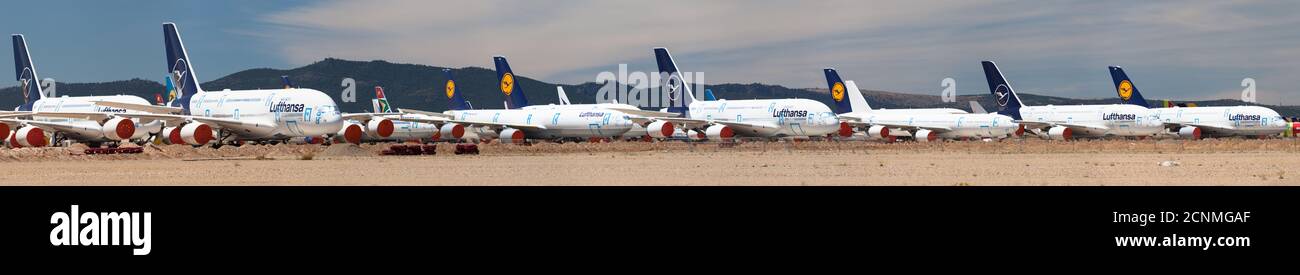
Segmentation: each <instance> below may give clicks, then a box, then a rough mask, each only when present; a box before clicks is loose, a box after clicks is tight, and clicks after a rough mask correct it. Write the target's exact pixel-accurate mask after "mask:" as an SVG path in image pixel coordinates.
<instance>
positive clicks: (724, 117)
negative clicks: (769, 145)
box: [688, 98, 839, 137]
mask: <svg viewBox="0 0 1300 275" xmlns="http://www.w3.org/2000/svg"><path fill="white" fill-rule="evenodd" d="M688 118H691V119H699V120H717V121H732V122H744V123H752V124H766V125H770V126H773V127H772V128H758V127H755V128H754V129H748V130H745V129H734V131H735V134H736V135H740V136H749V137H809V136H824V135H827V134H831V133H835V131H837V130H839V119H838V118H836V117H835V113H834V112H831V108H830V107H826V104H822V103H821V102H817V101H814V100H809V99H798V98H796V99H753V100H726V99H719V100H715V101H698V100H697V101H694V102H691V104H690V109H689V112H688Z"/></svg>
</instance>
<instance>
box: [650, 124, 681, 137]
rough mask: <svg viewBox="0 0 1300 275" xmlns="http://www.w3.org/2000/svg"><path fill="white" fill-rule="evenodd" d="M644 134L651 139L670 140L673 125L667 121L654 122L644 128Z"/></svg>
mask: <svg viewBox="0 0 1300 275" xmlns="http://www.w3.org/2000/svg"><path fill="white" fill-rule="evenodd" d="M645 131H646V134H649V135H650V137H652V138H670V137H672V136H673V131H674V129H673V124H672V123H671V122H667V121H655V122H652V123H650V124H649V125H646V126H645Z"/></svg>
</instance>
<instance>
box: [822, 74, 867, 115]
mask: <svg viewBox="0 0 1300 275" xmlns="http://www.w3.org/2000/svg"><path fill="white" fill-rule="evenodd" d="M822 72H823V73H824V74H825V75H826V85H827V86H826V87H828V88H830V89H831V100H834V101H835V113H836V114H843V113H850V112H853V111H859V110H854V109H853V104H852V102H850V100H849V97H848V95H849V94H848V92H849V89H848V87H847V86H845V83H844V79H842V78H840V73H839V72H836V71H835V68H825V69H822Z"/></svg>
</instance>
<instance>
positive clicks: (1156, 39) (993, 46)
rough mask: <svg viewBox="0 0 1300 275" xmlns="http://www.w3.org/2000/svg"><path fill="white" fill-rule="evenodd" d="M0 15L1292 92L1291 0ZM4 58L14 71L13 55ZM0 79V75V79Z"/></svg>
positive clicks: (568, 72)
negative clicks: (994, 67)
mask: <svg viewBox="0 0 1300 275" xmlns="http://www.w3.org/2000/svg"><path fill="white" fill-rule="evenodd" d="M28 4H30V7H28V8H30V10H25V11H23V12H17V11H16V10H12V9H11V10H10V12H7V13H5V16H2V17H0V26H2V27H3V28H5V30H6V31H9V32H10V33H23V34H25V35H26V36H27V39H28V44H29V46H30V47H31V50H32V54H33V58H34V59H35V60H36V62H37V67H38V68H39V69H40V73H41V76H42V77H53V78H55V79H58V80H59V81H62V82H97V81H110V80H121V79H130V78H146V79H153V80H158V79H161V78H162V76H163V70H164V68H165V67H164V66H163V64H164V60H163V59H164V58H163V55H162V43H161V40H162V38H161V35H160V34H161V23H162V22H165V21H172V22H176V23H178V24H179V26H180V29H181V32H182V34H183V36H184V39H185V42H186V46H187V47H188V50H189V52H190V55H191V58H193V59H194V62H195V63H194V64H195V65H196V66H197V68H196V71H197V74H198V76H199V77H200V78H201V80H204V81H206V80H212V79H216V78H218V77H221V76H224V75H227V74H229V73H233V72H236V71H240V70H244V69H249V68H262V67H269V68H282V69H287V68H293V67H298V66H302V65H305V64H309V63H311V62H314V61H317V60H320V59H323V58H325V57H338V58H344V59H353V60H374V59H383V60H388V61H392V62H399V63H418V64H428V65H436V66H450V67H463V66H480V67H490V66H491V58H490V57H491V56H492V55H497V54H501V55H507V56H509V57H510V59H511V63H512V67H514V69H515V70H516V72H518V73H520V74H523V75H529V76H534V77H537V78H540V79H542V80H545V81H551V82H560V83H580V82H588V81H594V80H595V76H596V74H597V73H599V72H601V71H612V70H615V69H616V68H617V64H619V63H627V64H630V65H631V67H632V69H634V70H646V71H649V70H653V69H654V67H653V60H652V55H651V52H650V48H651V47H655V46H667V47H670V49H672V51H673V53H674V55H675V56H676V57H677V59H678V63H679V65H680V66H681V67H682V69H683V70H687V71H697V72H705V74H706V75H705V76H706V80H707V82H709V83H730V82H736V83H753V82H761V83H769V84H780V85H785V86H790V87H801V88H804V87H822V86H824V85H825V81H824V80H823V79H822V77H821V74H820V69H821V68H822V67H826V66H833V67H836V68H838V69H839V70H840V72H841V74H843V75H844V76H845V78H848V79H854V80H857V82H858V83H859V86H861V87H862V88H864V89H877V90H891V91H900V92H911V93H925V94H938V93H939V91H940V90H942V88H941V87H940V86H939V83H940V81H941V80H942V79H943V78H945V77H952V78H955V79H956V80H957V81H958V91H959V93H962V94H971V93H987V86H985V84H984V79H983V75H982V72H981V71H980V66H979V61H980V60H994V61H997V62H998V64H999V65H1000V66H1001V67H1002V69H1003V70H1004V72H1005V73H1006V74H1007V77H1008V78H1009V79H1010V80H1011V82H1012V83H1013V84H1014V85H1015V86H1016V88H1017V89H1018V90H1020V91H1022V92H1032V93H1040V94H1049V95H1059V96H1069V97H1078V98H1103V97H1112V96H1114V92H1113V88H1111V87H1110V85H1111V84H1110V82H1111V81H1110V78H1109V75H1108V74H1107V72H1106V70H1105V67H1106V66H1107V65H1121V66H1124V67H1125V68H1126V69H1127V70H1128V73H1129V75H1130V76H1132V77H1133V78H1134V81H1135V83H1136V84H1137V85H1138V87H1139V88H1140V89H1141V90H1142V91H1143V93H1144V94H1145V95H1147V97H1148V98H1150V99H1162V98H1173V99H1209V98H1236V97H1238V96H1239V94H1240V92H1241V90H1242V87H1240V83H1241V80H1242V78H1246V77H1251V78H1254V79H1256V81H1257V83H1258V93H1259V98H1260V102H1261V103H1267V104H1279V103H1281V104H1292V105H1294V104H1300V99H1297V97H1300V83H1298V82H1297V81H1295V76H1300V47H1296V46H1297V45H1300V32H1298V31H1295V30H1296V29H1300V17H1296V16H1293V14H1296V12H1298V11H1300V3H1298V2H1287V1H1142V2H1132V1H1018V0H998V1H979V2H975V1H870V2H868V1H761V0H760V1H597V0H558V1H505V0H482V1H408V0H378V1H330V0H327V1H129V2H121V3H115V2H111V1H40V2H30V3H28ZM0 67H3V70H4V71H3V72H0V73H5V74H8V75H12V66H0ZM6 86H7V85H6Z"/></svg>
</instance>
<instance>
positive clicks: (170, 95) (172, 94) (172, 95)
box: [163, 76, 177, 106]
mask: <svg viewBox="0 0 1300 275" xmlns="http://www.w3.org/2000/svg"><path fill="white" fill-rule="evenodd" d="M163 81H165V82H167V84H166V85H167V101H166V102H165V103H164V104H163V105H168V106H169V105H171V104H172V101H175V100H176V95H177V94H176V84H173V83H172V77H170V76H164V77H163Z"/></svg>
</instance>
